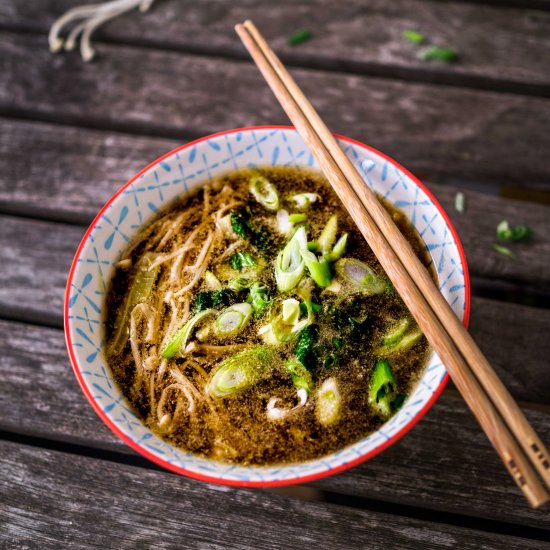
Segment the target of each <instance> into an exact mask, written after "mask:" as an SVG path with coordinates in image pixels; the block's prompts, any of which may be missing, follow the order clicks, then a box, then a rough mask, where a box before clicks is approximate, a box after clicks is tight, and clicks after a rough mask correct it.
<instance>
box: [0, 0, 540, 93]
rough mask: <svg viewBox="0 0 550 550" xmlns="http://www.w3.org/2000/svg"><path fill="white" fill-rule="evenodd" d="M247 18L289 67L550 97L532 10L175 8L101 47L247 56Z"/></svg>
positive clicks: (10, 21)
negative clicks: (451, 53) (296, 37)
mask: <svg viewBox="0 0 550 550" xmlns="http://www.w3.org/2000/svg"><path fill="white" fill-rule="evenodd" d="M73 5H74V3H73V2H71V1H70V0H49V1H46V2H44V1H41V0H32V1H27V2H17V1H14V0H10V1H8V2H6V5H5V6H4V8H3V14H0V25H3V26H4V27H11V28H24V29H32V30H35V31H38V32H46V31H47V30H48V28H49V26H50V25H51V23H52V22H53V21H54V19H55V18H56V17H58V16H59V15H61V14H62V13H63V12H64V11H65V10H67V9H68V8H70V7H72V6H73ZM522 7H523V8H525V6H522ZM290 14H292V16H290ZM246 18H249V19H252V20H253V21H255V22H256V24H257V25H258V27H259V28H260V29H261V30H262V33H263V34H264V35H265V36H266V37H267V38H268V39H269V40H270V43H272V44H273V46H274V47H275V48H276V49H277V50H278V51H279V52H280V53H281V55H282V56H283V59H284V60H285V61H286V62H287V63H293V64H301V65H305V66H313V67H317V68H329V69H338V70H344V71H353V72H361V73H366V74H382V75H390V76H400V77H403V78H407V79H417V80H418V79H420V80H430V81H432V82H433V81H435V82H443V83H459V84H462V85H470V86H485V87H493V88H497V89H499V90H501V91H502V90H503V89H508V90H514V91H521V92H523V93H539V94H544V95H548V94H549V93H550V74H549V72H548V70H547V66H546V59H545V56H543V55H536V54H537V52H543V51H547V50H548V49H549V48H550V16H549V15H548V14H547V13H540V12H535V11H531V10H528V9H509V10H502V9H499V8H495V7H489V6H485V5H472V4H464V3H456V2H444V3H442V2H439V1H421V0H396V1H394V2H386V1H384V0H371V1H370V2H368V3H365V2H362V1H361V0H352V1H348V2H345V3H344V4H343V5H339V4H337V3H334V2H330V1H329V0H316V1H309V2H301V3H300V6H296V4H295V3H294V2H293V1H292V0H282V1H279V2H269V1H268V0H263V1H258V2H249V1H243V0H240V1H234V2H231V3H229V4H227V5H223V6H222V5H220V3H219V2H217V1H215V0H206V1H202V2H200V4H197V3H196V2H191V1H189V0H188V1H182V0H171V1H170V0H168V1H164V2H162V5H157V6H154V8H153V9H152V10H151V11H150V13H149V14H147V16H143V15H141V14H139V13H137V12H135V13H132V14H128V15H127V16H125V17H124V18H121V19H119V20H116V21H114V22H113V23H111V24H109V25H108V26H106V27H105V28H104V29H103V30H102V31H101V34H100V33H98V39H100V40H101V39H103V40H107V41H118V42H121V43H126V44H146V45H148V46H149V47H150V46H155V47H159V48H171V49H178V50H181V51H202V52H207V53H214V54H224V55H231V56H238V57H241V58H245V57H246V54H245V53H244V50H243V49H242V47H241V45H240V42H239V40H238V39H237V37H236V35H235V33H234V31H233V26H234V25H235V23H237V22H239V21H242V20H244V19H246ZM298 28H305V29H308V30H310V31H311V32H312V34H313V38H312V39H311V40H310V41H309V42H306V43H303V44H301V45H300V46H299V47H294V48H293V47H291V46H289V45H288V44H287V37H288V36H289V35H290V34H291V33H292V32H293V31H294V30H295V29H298ZM407 29H415V30H419V31H421V32H422V33H423V34H424V35H425V36H426V37H427V40H428V41H429V42H430V43H433V44H438V45H443V46H450V47H453V48H455V49H457V50H458V51H459V52H460V56H461V60H460V63H454V64H442V63H437V62H436V63H433V62H432V63H426V62H423V61H421V60H419V59H418V57H417V53H418V51H419V50H420V48H418V47H416V46H414V45H412V44H409V43H408V42H407V41H406V40H404V39H403V36H402V33H403V31H404V30H407ZM99 51H100V52H101V51H102V49H101V47H100V48H99Z"/></svg>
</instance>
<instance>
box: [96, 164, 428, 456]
mask: <svg viewBox="0 0 550 550" xmlns="http://www.w3.org/2000/svg"><path fill="white" fill-rule="evenodd" d="M258 176H260V177H262V178H265V179H264V180H259V181H261V182H263V183H262V185H263V186H264V187H265V181H268V182H269V183H271V184H272V185H273V186H274V188H275V189H276V191H277V194H278V205H276V209H273V210H270V209H268V208H266V206H264V204H261V203H260V202H258V200H256V198H255V197H254V196H253V194H252V193H251V191H250V185H251V181H257V180H255V179H254V178H257V177H258ZM259 187H262V186H259ZM304 193H310V194H315V196H316V198H315V199H312V197H310V199H309V201H307V200H303V201H301V200H298V199H296V198H294V196H295V195H301V194H304ZM382 202H383V204H384V206H385V207H386V209H388V210H389V212H390V213H391V215H392V217H393V219H394V220H395V222H396V223H397V225H398V227H399V228H400V230H401V231H402V233H403V234H404V235H405V236H406V238H407V239H408V241H409V242H410V243H411V245H412V246H413V248H414V250H415V252H416V254H417V256H418V257H419V258H420V259H421V261H422V262H423V263H424V265H426V267H427V268H429V267H428V266H429V265H430V258H429V256H428V254H427V252H426V251H425V248H424V243H423V242H422V240H421V239H420V237H419V235H418V234H417V233H416V231H415V229H414V228H413V227H412V226H411V225H410V223H409V222H408V220H407V219H406V217H405V216H404V214H403V213H402V212H400V211H399V210H398V209H396V208H394V207H392V206H391V205H390V204H388V203H387V202H386V201H382ZM282 210H285V211H286V212H287V213H288V214H290V215H293V214H294V215H295V214H298V216H294V217H292V218H291V219H295V220H297V221H295V222H294V223H293V224H291V225H290V226H289V222H288V220H287V221H286V224H285V219H284V218H285V216H284V214H281V211H282ZM335 214H336V215H337V232H336V242H338V239H340V237H341V236H342V235H344V234H345V233H347V234H348V237H347V242H346V246H345V252H344V253H343V255H342V256H341V257H340V258H339V259H337V260H335V259H333V258H329V260H328V264H327V265H328V266H329V269H328V273H329V274H330V277H331V281H330V285H329V286H328V287H325V288H323V287H322V286H320V285H319V284H318V283H317V282H315V281H314V280H312V278H311V277H310V275H311V273H312V272H311V270H309V268H307V267H306V269H305V270H304V273H303V275H302V277H301V278H300V283H299V284H298V285H296V286H295V287H293V288H292V289H290V290H288V291H286V292H281V291H280V290H279V289H278V281H277V279H276V277H275V264H276V262H277V256H278V254H279V253H280V252H281V251H282V250H283V249H284V248H285V247H286V246H287V243H288V242H289V241H290V240H291V239H292V238H293V237H292V235H293V232H296V235H297V231H298V230H299V231H301V232H304V231H305V233H306V235H307V241H308V243H310V245H309V247H310V248H312V249H313V250H314V252H313V253H314V254H315V256H316V258H317V259H319V258H320V257H322V251H321V250H319V249H317V250H315V247H316V246H318V245H319V243H318V240H319V237H320V236H321V234H322V232H323V229H324V228H325V226H326V224H327V222H328V221H329V219H330V218H331V216H333V215H335ZM236 222H241V224H242V225H241V226H240V227H242V228H244V229H243V232H242V234H241V236H239V235H238V234H237V233H236V232H235V227H236V225H235V224H236ZM301 227H303V229H300V228H301ZM285 230H286V231H287V233H284V231H285ZM296 238H297V237H296ZM322 240H323V239H321V241H322ZM311 243H316V244H311ZM332 246H333V247H335V242H334V239H332ZM333 252H334V255H337V254H336V248H333ZM239 254H240V255H239ZM329 256H330V253H329ZM297 258H299V259H300V256H297ZM295 259H296V258H295ZM349 259H353V261H356V260H357V261H359V262H363V263H364V264H367V265H368V266H369V267H370V268H371V269H372V272H373V273H372V275H371V274H367V276H361V277H360V278H359V279H353V277H355V276H356V275H355V271H354V268H353V267H350V265H351V264H350V263H346V262H347V261H348V260H349ZM343 260H346V261H343ZM296 261H298V260H296ZM239 262H240V264H241V265H239ZM339 262H340V263H339ZM247 263H254V264H255V265H251V266H248V265H247ZM321 263H323V261H321ZM339 266H340V267H339ZM342 266H343V267H342ZM321 267H322V266H321ZM342 270H344V271H342ZM346 270H347V271H346ZM348 272H349V273H350V274H352V275H353V277H352V279H349V280H348V278H347V277H346V275H345V274H346V273H348ZM342 273H344V275H342ZM361 273H362V272H361ZM325 274H326V269H325ZM432 276H433V273H432ZM242 279H246V280H242ZM350 281H351V282H350ZM254 283H255V284H256V285H262V286H263V289H262V291H261V293H260V296H263V298H264V300H263V301H262V300H260V306H259V308H258V310H257V311H256V310H254V311H253V312H252V314H251V315H250V316H249V317H248V320H247V324H246V325H244V323H243V327H237V330H236V332H235V333H234V334H233V333H232V334H230V335H225V334H223V333H221V332H219V330H221V329H222V328H225V329H227V328H228V327H229V328H231V327H232V326H233V325H232V324H231V323H226V324H225V325H224V323H223V322H222V320H220V315H221V314H222V313H223V312H225V311H226V310H227V308H228V307H231V306H233V305H235V304H249V306H242V307H241V306H239V307H241V309H242V308H244V309H243V311H248V308H250V307H251V305H252V306H254V307H256V304H255V302H253V301H252V304H251V305H250V302H251V294H252V292H251V290H250V287H251V285H253V284H254ZM373 288H374V289H375V290H376V293H374V292H373V291H372V289H373ZM369 289H370V290H369ZM381 289H382V290H381ZM262 293H263V294H262ZM199 295H200V296H199ZM198 296H199V297H198ZM290 299H294V300H296V301H297V302H298V303H299V313H298V318H297V319H296V320H295V322H294V324H292V323H290V321H289V318H287V319H286V321H285V322H282V321H281V315H282V313H281V312H282V311H283V309H282V308H283V303H285V308H286V307H288V308H289V310H293V311H294V310H295V309H296V304H295V303H294V302H293V301H292V300H290ZM267 300H270V302H269V304H268V305H267V306H266V304H265V302H266V301H267ZM216 301H218V303H216ZM285 301H286V302H285ZM106 304H107V308H106V317H105V335H106V341H107V345H106V359H107V363H108V365H109V366H110V368H111V369H112V372H113V375H114V377H115V380H116V381H117V383H118V384H119V386H120V388H121V390H122V392H123V394H124V395H125V397H126V398H127V399H128V401H129V402H130V403H131V405H132V407H133V409H134V410H135V411H136V412H137V414H138V415H139V416H140V417H141V418H142V420H143V422H144V423H145V424H146V425H147V426H148V427H149V428H150V429H151V430H152V431H153V432H155V433H157V434H158V435H159V436H160V437H162V438H164V439H166V440H168V441H169V442H171V443H172V444H174V445H176V446H178V447H180V448H181V449H183V450H185V451H190V452H193V453H195V454H198V455H201V456H205V457H209V458H214V459H218V460H222V461H225V462H233V463H238V464H242V465H272V464H278V463H289V462H300V461H304V460H310V459H314V458H318V457H321V456H323V455H326V454H329V453H331V452H334V451H337V450H339V449H341V448H343V447H345V446H347V445H350V444H352V443H354V442H356V441H357V440H359V439H361V438H363V437H365V436H366V435H368V434H369V433H370V432H372V431H373V430H376V429H377V428H378V427H379V426H380V425H381V424H383V423H384V422H385V421H387V419H388V418H389V417H390V416H391V414H394V412H395V411H396V410H397V409H398V408H399V406H400V404H401V403H402V402H403V400H404V399H405V398H406V396H407V395H408V394H410V392H411V390H412V388H413V386H414V385H415V383H416V382H417V380H418V378H419V377H420V376H421V374H422V372H423V369H424V366H425V364H426V361H427V358H428V357H429V353H430V349H429V347H428V344H427V342H426V340H425V338H424V337H423V336H420V335H418V337H416V339H415V335H416V334H417V333H418V332H419V331H418V327H417V326H416V323H415V322H414V320H413V319H412V318H411V316H410V314H409V312H408V311H407V309H406V307H405V305H404V304H403V302H402V300H401V298H400V297H399V295H398V294H397V292H396V291H395V290H394V289H393V287H392V285H391V283H390V282H389V280H388V279H387V277H386V275H385V273H384V271H383V270H382V268H381V266H380V264H379V263H378V261H377V260H376V257H375V256H374V254H373V252H372V250H371V249H370V248H369V246H368V245H367V243H366V242H365V240H364V238H363V237H362V236H361V234H360V232H359V230H358V229H357V227H356V226H355V224H354V223H353V221H352V220H351V218H350V217H349V215H348V214H347V213H346V211H345V210H344V209H343V208H342V206H341V203H340V201H339V199H338V198H337V196H336V195H335V193H334V192H333V191H332V189H331V188H330V186H329V184H328V183H327V182H326V181H325V179H324V178H323V177H322V175H320V174H319V173H317V172H313V171H309V170H298V169H295V168H285V167H276V168H262V169H255V170H239V171H236V172H233V173H230V174H228V175H226V176H225V177H222V178H220V179H218V180H216V181H215V182H214V183H212V184H208V185H207V186H205V187H204V188H203V189H201V190H200V191H199V192H198V193H197V194H196V195H194V196H192V197H190V198H188V199H186V200H185V201H182V202H178V203H177V204H174V205H172V206H171V207H169V208H168V209H166V210H164V211H162V212H161V213H160V214H159V215H158V216H157V217H156V218H155V219H154V220H153V221H152V222H151V223H149V224H148V225H146V226H145V227H144V228H142V229H141V231H140V232H139V234H138V235H137V237H136V238H135V239H134V240H133V241H132V242H131V243H130V245H129V246H128V248H127V250H126V251H125V252H124V254H123V256H122V259H121V261H120V262H119V263H118V265H117V269H116V271H115V274H114V276H113V278H112V280H111V282H110V287H109V291H108V293H107V301H106ZM204 304H206V306H205V305H204ZM262 305H263V306H266V307H265V308H264V309H263V310H260V309H261V306H262ZM201 307H204V308H205V309H203V311H208V310H209V309H211V310H213V311H211V312H210V313H207V314H205V316H204V317H203V318H202V319H200V320H199V321H198V322H197V324H196V325H195V326H194V327H192V328H191V329H190V330H189V331H188V338H187V339H186V340H185V341H184V342H183V344H182V345H181V346H177V345H176V346H175V351H174V353H173V354H172V355H171V356H170V343H171V342H172V344H173V343H174V338H176V336H177V334H181V332H182V330H183V327H185V326H186V323H188V321H189V320H190V319H192V318H193V317H194V315H196V314H197V313H200V308H201ZM293 308H294V309H293ZM233 315H234V316H235V318H236V319H237V318H239V317H238V314H235V313H234V314H233ZM293 315H294V316H296V312H295V311H294V314H293ZM287 317H288V315H287ZM282 318H283V319H284V317H282ZM227 319H229V318H227ZM277 319H278V321H277ZM281 323H282V324H281ZM299 323H301V325H300V324H299ZM308 323H309V325H308V326H307V329H306V328H302V329H301V330H298V331H296V332H294V333H293V332H292V330H293V328H294V327H297V328H299V327H301V326H304V325H307V324H308ZM226 325H227V326H226ZM216 327H221V328H220V329H218V328H216ZM266 327H267V328H266ZM400 327H401V328H400ZM401 329H402V330H401ZM281 330H282V334H283V336H281V334H279V332H280V331H281ZM304 330H306V331H308V336H309V337H310V340H311V341H312V342H313V343H312V344H311V345H310V346H309V347H308V348H307V354H306V356H307V361H306V360H305V359H304V360H303V361H302V362H300V361H299V360H298V355H300V354H299V352H298V351H297V344H298V342H300V341H302V343H303V342H304V341H305V336H303V335H302V332H303V331H304ZM400 330H401V332H402V334H399V332H400ZM178 331H179V332H178ZM217 331H218V332H217ZM384 338H386V340H387V341H388V342H390V341H391V342H390V343H389V344H384ZM407 338H408V339H409V340H410V345H407V346H405V344H406V343H407V341H408V340H407ZM176 339H177V338H176ZM176 343H177V342H176ZM260 346H261V347H260ZM400 346H403V347H404V349H403V350H402V351H399V347H400ZM172 348H174V345H172ZM247 349H249V350H250V349H252V350H253V351H251V352H249V353H250V354H251V355H252V356H253V357H259V359H254V361H256V362H257V363H258V364H257V365H256V367H255V369H253V370H254V375H253V378H254V381H253V383H251V384H250V386H249V387H247V388H245V389H243V390H240V391H238V390H237V391H233V390H232V391H231V393H230V394H228V395H224V396H220V395H218V394H217V393H216V392H217V391H218V393H219V388H218V386H216V385H215V384H214V382H215V379H213V376H214V374H215V373H216V372H217V371H218V370H219V369H220V366H219V365H220V364H222V363H223V362H224V361H226V360H227V359H228V358H230V357H232V356H235V355H236V354H239V353H241V354H242V353H243V351H245V350H247ZM167 350H168V351H167ZM254 350H259V351H257V353H256V351H254ZM254 354H256V355H254ZM240 357H243V358H242V359H239V358H240ZM246 357H248V356H246V353H245V355H244V356H243V355H241V356H238V357H237V359H236V363H239V364H241V365H244V366H246V365H248V362H249V359H247V358H246ZM300 357H302V359H303V356H300ZM383 359H386V360H387V362H388V365H389V368H390V369H391V373H392V375H393V380H392V381H391V382H388V383H387V385H386V386H384V387H383V388H382V389H381V390H380V391H381V392H382V393H380V392H379V393H377V394H376V396H377V397H376V399H378V398H379V397H380V396H382V397H380V401H381V402H382V404H380V403H379V402H373V400H372V392H371V396H370V397H369V388H370V387H371V385H372V384H373V378H374V369H375V365H376V364H377V362H380V360H383ZM304 362H305V363H307V365H303V364H302V363H304ZM289 364H290V365H294V366H289ZM243 368H244V367H243ZM247 368H248V367H247ZM383 370H384V369H383V368H381V371H383ZM235 372H237V374H236V375H234V376H233V378H231V379H230V380H229V382H230V383H231V384H233V385H235V384H236V382H235V376H237V377H238V376H241V374H242V372H241V371H235ZM239 373H240V374H239ZM327 380H329V382H327ZM237 382H238V381H237ZM323 384H324V385H323ZM237 385H238V384H237ZM333 385H334V386H333ZM224 387H225V386H224ZM333 387H336V391H333V392H332V393H331V391H332V390H331V388H333ZM216 388H218V390H216ZM304 388H306V389H304ZM321 388H323V391H324V393H323V395H322V396H321V395H320V391H321ZM300 390H301V391H300ZM384 392H385V393H384ZM384 395H385V397H384ZM304 397H305V403H304ZM384 400H385V401H384ZM384 403H388V404H389V407H390V408H389V412H387V411H382V410H381V408H382V405H383V404H384ZM322 404H324V405H322ZM327 404H328V409H327ZM331 407H333V408H331ZM334 410H336V413H334ZM321 411H324V413H322V412H321ZM327 411H328V413H327ZM327 414H328V416H329V417H330V415H331V414H332V415H333V416H334V418H332V417H331V418H332V420H331V421H328V422H327V421H326V417H327Z"/></svg>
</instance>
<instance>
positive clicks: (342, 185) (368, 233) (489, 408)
mask: <svg viewBox="0 0 550 550" xmlns="http://www.w3.org/2000/svg"><path fill="white" fill-rule="evenodd" d="M235 30H236V31H237V33H238V35H239V37H240V38H241V40H242V41H243V43H244V45H245V46H246V48H247V50H248V51H249V53H250V55H251V56H252V58H253V60H254V62H255V63H256V65H257V66H258V68H259V69H260V71H261V73H262V75H263V76H264V78H265V80H266V81H267V83H268V84H269V86H270V88H271V90H272V91H273V93H274V94H275V96H276V97H277V99H278V100H279V102H280V103H281V105H282V107H283V109H284V110H285V112H286V114H287V115H288V117H289V118H290V120H291V121H292V123H293V124H294V126H295V127H296V129H297V130H298V133H299V134H300V135H301V136H302V138H303V139H304V141H305V142H306V144H307V146H308V148H309V149H310V151H311V152H312V154H313V155H314V157H315V158H316V159H317V162H318V163H319V165H320V166H321V169H322V171H323V173H324V174H325V176H326V177H327V179H328V180H329V182H330V183H331V185H332V187H333V188H334V190H335V191H336V193H337V194H338V196H339V197H340V200H341V201H342V203H343V204H344V206H345V207H346V209H347V210H348V212H349V213H350V215H351V217H352V218H353V220H354V221H355V223H356V224H357V226H358V227H359V229H360V230H361V233H362V234H363V236H364V237H365V239H366V240H367V242H368V244H369V246H370V247H371V248H372V250H373V252H374V253H375V254H376V257H377V258H378V260H379V261H380V264H381V265H382V267H383V268H384V270H385V271H386V273H387V275H388V276H389V278H390V279H391V281H392V283H393V285H394V286H395V288H396V289H397V291H398V292H399V294H400V295H401V297H402V299H403V301H404V302H405V304H406V305H407V307H408V308H409V310H410V312H411V313H412V315H413V316H414V318H415V319H416V321H417V323H418V325H419V326H420V328H421V329H422V331H423V332H424V334H425V335H426V337H427V339H428V341H429V342H430V344H431V346H432V347H433V349H434V350H435V352H436V353H437V354H438V355H439V357H440V358H441V360H442V361H443V363H444V364H445V366H446V367H447V370H448V371H449V374H450V375H451V377H452V379H453V381H454V383H455V385H456V387H457V388H458V390H459V391H460V393H461V394H462V397H463V398H464V400H465V401H466V403H467V404H468V406H469V407H470V409H471V410H472V412H473V413H474V415H475V417H476V418H477V420H478V422H479V424H480V425H481V427H482V429H483V430H484V431H485V433H486V434H487V437H488V438H489V440H490V441H491V443H492V444H493V446H494V448H495V450H496V451H497V453H498V454H499V456H500V458H501V460H502V462H503V463H504V465H505V466H506V468H507V469H508V471H509V472H510V474H511V475H512V477H513V478H514V480H515V482H516V483H517V485H518V486H519V488H520V489H521V490H522V491H523V493H524V495H525V497H526V498H527V500H528V501H529V503H530V504H531V506H533V507H538V506H541V505H542V504H544V503H545V502H547V501H548V499H549V495H548V492H547V491H546V489H545V487H544V486H543V484H542V483H541V481H540V480H539V478H538V477H537V474H536V472H535V469H536V471H538V473H539V475H540V476H541V478H542V479H543V480H544V482H545V483H546V485H547V486H549V487H550V458H549V455H548V451H547V450H546V449H545V447H544V445H543V444H542V442H541V441H540V439H539V437H538V436H537V434H536V433H535V431H534V430H533V428H532V427H531V425H530V424H529V422H528V421H527V419H526V418H525V416H524V415H523V413H522V411H521V410H520V408H519V407H518V405H517V403H516V402H515V401H514V399H513V398H512V396H511V395H510V394H509V393H508V390H507V389H506V388H505V386H504V385H503V384H502V382H501V381H500V379H499V378H498V376H497V375H496V373H495V372H494V370H493V369H492V367H491V366H490V365H489V363H488V361H487V359H486V358H485V357H484V355H483V354H482V353H481V351H480V349H479V348H478V347H477V345H476V344H475V342H474V341H473V339H472V338H471V336H470V335H469V333H468V332H467V331H466V329H465V328H464V326H463V325H462V324H461V323H460V321H459V320H458V319H457V317H456V316H455V314H454V313H453V311H452V309H451V308H450V306H449V305H448V304H447V302H446V301H445V299H444V298H443V296H442V295H441V293H440V292H439V290H438V289H437V287H436V286H435V285H434V283H433V281H432V280H431V278H430V276H429V274H428V272H427V270H426V269H425V267H424V266H423V265H422V264H421V263H420V261H419V260H418V258H417V257H416V256H415V254H414V252H413V250H412V248H411V247H410V245H409V244H408V242H407V241H406V239H405V238H404V237H403V235H402V234H401V232H400V231H399V229H398V228H397V226H396V225H395V224H394V222H393V221H392V219H391V217H390V215H389V214H388V213H387V212H386V210H385V209H384V208H383V207H382V205H381V204H380V203H379V201H378V199H377V198H376V195H375V194H374V193H373V192H372V191H371V190H370V189H369V187H368V186H367V185H365V182H364V180H363V179H362V178H361V176H360V174H359V172H358V171H357V170H356V168H355V167H354V166H353V164H352V163H351V161H350V160H349V159H348V157H347V156H346V155H345V153H344V152H343V151H342V149H341V148H340V147H339V146H338V144H337V143H336V140H335V139H334V136H333V135H332V134H331V133H330V131H329V130H328V128H327V127H326V125H325V124H324V122H323V121H322V120H321V118H320V117H319V115H318V114H317V112H316V111H315V109H314V108H313V106H312V105H311V103H310V102H309V101H308V100H307V98H306V97H305V95H304V94H303V93H302V91H301V90H300V88H299V87H298V85H297V84H296V82H295V81H294V79H293V78H292V77H291V76H290V74H289V73H288V71H287V70H286V69H285V67H284V66H283V64H282V63H281V61H280V60H279V58H278V57H277V56H276V55H275V53H274V52H273V50H271V48H270V47H269V45H268V44H267V42H266V41H265V40H264V38H263V37H262V35H261V34H260V33H259V31H258V29H257V28H256V27H255V25H254V24H253V23H252V22H251V21H245V22H244V23H243V24H239V25H237V26H236V27H235Z"/></svg>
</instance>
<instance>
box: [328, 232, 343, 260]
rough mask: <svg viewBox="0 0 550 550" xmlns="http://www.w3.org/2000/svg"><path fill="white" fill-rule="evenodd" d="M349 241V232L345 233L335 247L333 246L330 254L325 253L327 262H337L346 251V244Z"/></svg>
mask: <svg viewBox="0 0 550 550" xmlns="http://www.w3.org/2000/svg"><path fill="white" fill-rule="evenodd" d="M347 242H348V234H347V233H344V234H343V235H342V236H341V237H340V238H339V239H338V240H337V241H336V244H335V245H334V247H333V248H332V252H329V253H328V254H325V255H324V258H325V260H326V261H327V262H335V261H336V260H339V259H340V258H341V257H342V256H343V255H344V252H345V251H346V244H347Z"/></svg>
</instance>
